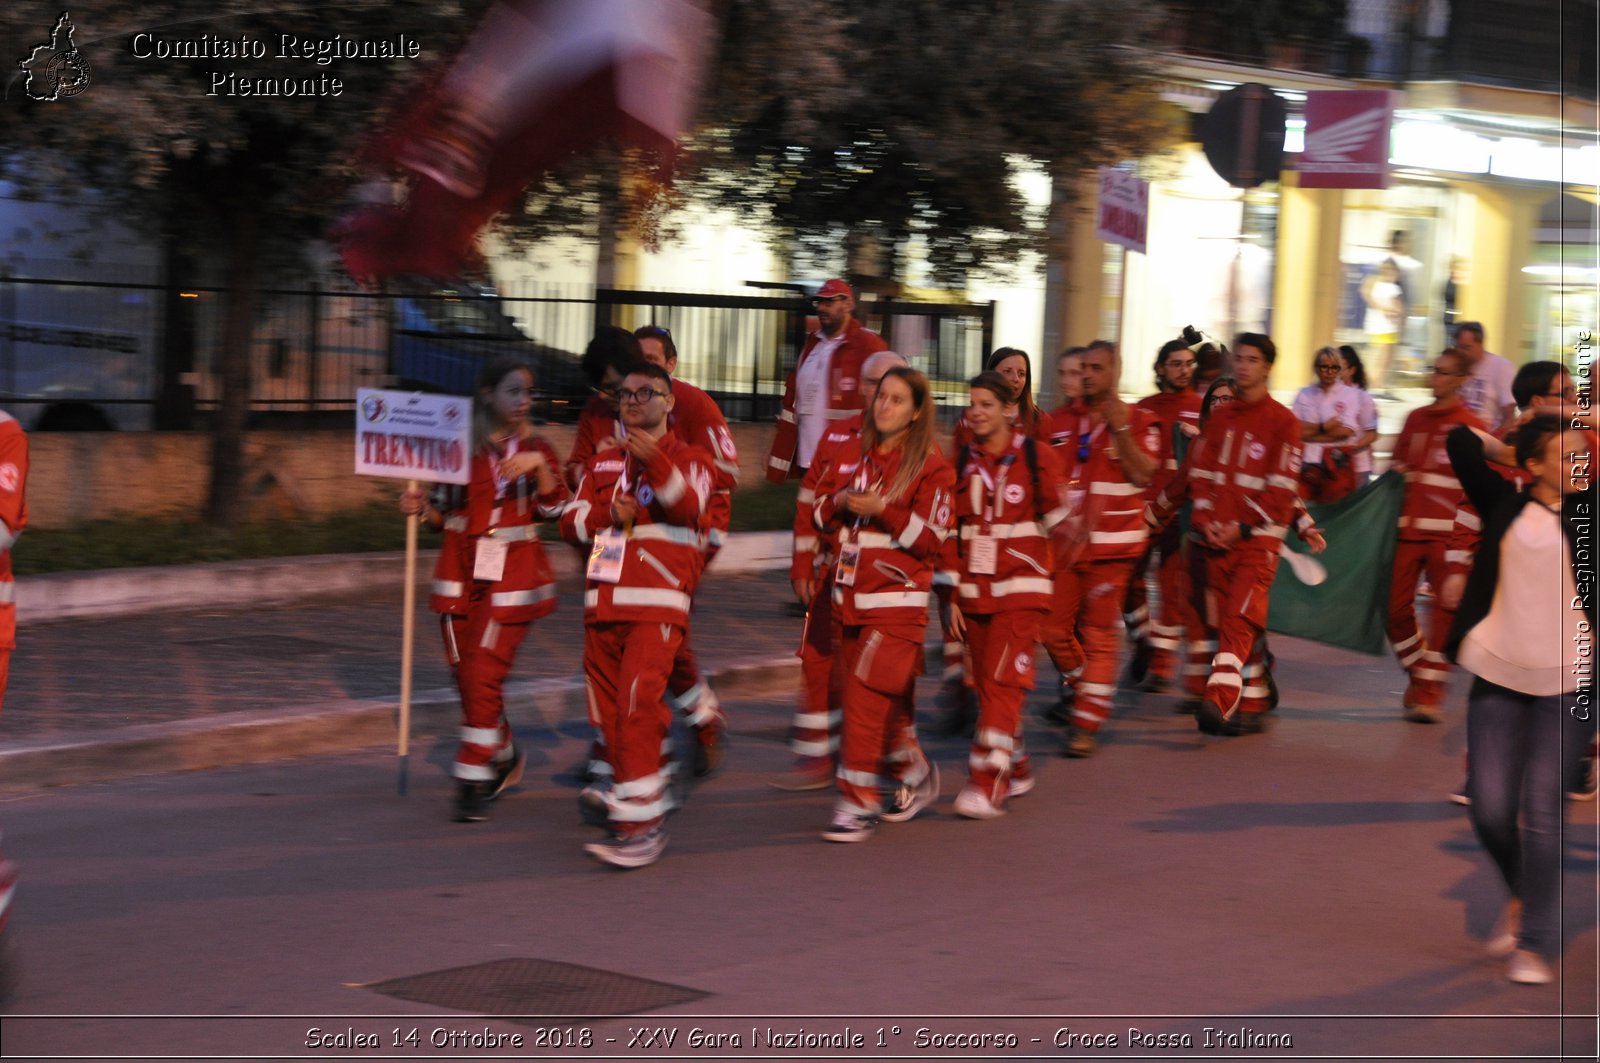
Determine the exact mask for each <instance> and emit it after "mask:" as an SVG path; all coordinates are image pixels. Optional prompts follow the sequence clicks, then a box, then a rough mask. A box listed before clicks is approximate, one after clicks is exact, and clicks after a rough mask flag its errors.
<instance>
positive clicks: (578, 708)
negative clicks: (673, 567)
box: [0, 559, 800, 793]
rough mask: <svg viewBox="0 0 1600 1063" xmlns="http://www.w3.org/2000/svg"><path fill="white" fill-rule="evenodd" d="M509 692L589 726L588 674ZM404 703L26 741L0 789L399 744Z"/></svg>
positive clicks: (441, 691)
mask: <svg viewBox="0 0 1600 1063" xmlns="http://www.w3.org/2000/svg"><path fill="white" fill-rule="evenodd" d="M784 563H785V564H787V563H788V561H787V559H786V560H785V562H784ZM706 678H707V679H708V680H709V681H710V682H711V683H712V685H713V686H714V687H715V688H716V691H717V693H718V694H719V695H720V696H722V697H725V698H732V697H752V696H757V695H761V694H769V693H779V692H784V691H793V690H795V689H796V688H797V687H798V684H799V682H800V662H799V660H798V659H796V658H793V657H782V658H774V659H767V660H754V661H747V662H743V663H739V664H732V665H728V666H726V667H723V668H721V669H718V670H716V671H714V672H707V673H706ZM505 693H506V702H507V705H508V708H509V710H510V711H509V715H510V716H511V718H512V720H513V723H514V725H516V726H518V727H519V729H525V728H528V727H533V728H536V729H539V730H555V729H558V728H561V727H564V726H569V725H572V724H578V723H581V724H584V725H586V726H587V724H588V704H587V699H586V697H585V696H584V686H583V680H582V679H581V678H568V679H532V680H523V681H521V682H514V683H507V684H506V690H505ZM457 706H458V702H457V700H456V692H455V691H454V690H453V689H451V688H448V687H443V688H434V689H432V690H424V691H417V692H415V693H414V694H413V695H412V699H411V735H412V737H413V738H415V737H418V736H425V737H432V738H447V737H451V736H453V735H454V733H455V730H456V727H457V726H458V724H459V720H460V717H459V715H458V709H457ZM399 711H400V706H399V702H398V701H373V700H352V701H346V702H340V703H334V704H330V705H324V706H321V707H316V708H312V707H304V708H294V709H285V710H283V711H281V712H275V713H265V712H262V713H237V714H228V715H223V716H218V717H210V718H207V719H203V720H178V721H175V722H171V723H159V724H141V725H136V726H133V727H125V728H120V729H118V730H114V731H108V732H103V733H101V734H98V735H96V736H95V737H93V738H83V739H72V740H67V741H36V742H31V743H22V744H20V745H18V746H15V747H12V748H9V749H5V750H0V793H11V792H16V791H26V790H34V789H39V788H43V787H50V786H67V785H73V784H76V783H84V782H104V781H107V780H111V779H121V778H126V777H128V776H132V775H149V774H156V773H166V772H174V771H205V770H210V769H213V768H222V767H232V766H236V765H241V764H257V763H260V762H262V761H269V760H282V759H285V758H288V757H299V756H306V755H308V754H313V753H340V752H348V751H350V750H356V749H368V748H371V747H373V746H380V745H384V744H386V743H387V744H390V745H394V744H395V743H396V742H397V737H396V736H397V730H398V721H397V717H398V715H399Z"/></svg>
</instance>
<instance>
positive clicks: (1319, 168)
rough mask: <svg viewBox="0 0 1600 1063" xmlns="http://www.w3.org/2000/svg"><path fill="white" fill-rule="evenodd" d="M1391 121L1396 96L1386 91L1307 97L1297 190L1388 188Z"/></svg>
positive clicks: (1310, 94) (1313, 93) (1309, 94)
mask: <svg viewBox="0 0 1600 1063" xmlns="http://www.w3.org/2000/svg"><path fill="white" fill-rule="evenodd" d="M1393 120H1394V93H1392V92H1390V91H1389V90H1387V89H1374V90H1365V89H1363V90H1359V91H1352V92H1336V91H1334V92H1308V93H1306V150H1305V151H1304V152H1303V153H1302V154H1301V156H1300V160H1299V165H1298V169H1299V171H1300V187H1301V188H1388V187H1389V126H1390V123H1391V122H1392V121H1393Z"/></svg>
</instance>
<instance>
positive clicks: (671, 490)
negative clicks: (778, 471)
mask: <svg viewBox="0 0 1600 1063" xmlns="http://www.w3.org/2000/svg"><path fill="white" fill-rule="evenodd" d="M656 447H657V451H656V455H655V457H654V459H652V460H651V462H650V463H649V464H648V465H647V466H646V465H641V463H640V462H639V460H638V459H637V458H634V457H633V456H632V455H630V454H629V453H628V452H627V451H626V450H622V449H620V448H613V449H611V450H604V451H601V452H600V453H598V454H596V455H595V456H594V457H592V458H591V459H589V466H588V468H587V469H585V470H584V474H583V479H582V480H580V481H579V483H578V493H577V495H576V496H575V497H574V498H573V500H572V502H571V504H570V505H568V506H567V510H566V512H565V513H564V514H563V515H562V517H561V535H562V537H563V538H564V539H566V540H567V542H569V543H572V544H574V545H581V546H585V547H587V546H590V545H591V544H592V543H593V542H594V540H595V537H596V535H598V534H599V533H600V532H602V531H605V530H606V529H608V528H610V527H611V526H612V523H611V501H612V499H613V498H615V497H618V496H621V495H632V496H633V497H634V498H635V499H637V500H638V503H639V511H638V516H637V517H635V518H634V523H633V527H632V528H630V529H628V532H627V536H628V541H627V549H626V550H625V551H624V553H623V559H622V570H621V578H620V579H619V580H618V581H617V582H616V583H606V582H602V581H600V580H595V579H590V580H589V581H588V587H587V589H586V590H585V592H584V595H583V615H584V620H585V621H586V622H588V623H602V624H604V623H650V622H655V623H664V624H675V625H677V626H679V627H684V626H686V625H687V624H688V623H689V605H690V597H691V596H692V595H693V594H694V589H695V586H696V584H698V583H699V581H700V573H701V571H702V570H703V569H704V568H705V555H704V550H705V543H706V538H705V526H706V521H707V519H708V518H707V511H708V507H709V505H710V502H711V497H712V493H713V491H714V488H713V487H712V482H713V477H714V475H715V473H714V470H715V464H714V462H713V459H712V457H711V455H710V454H709V453H707V452H706V450H705V449H704V448H703V447H691V446H690V445H689V444H687V443H685V442H683V440H681V439H679V438H678V437H677V436H676V435H674V434H673V433H671V432H668V433H666V434H665V435H663V436H662V437H661V438H660V439H658V440H657V441H656Z"/></svg>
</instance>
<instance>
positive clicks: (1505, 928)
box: [1484, 897, 1522, 959]
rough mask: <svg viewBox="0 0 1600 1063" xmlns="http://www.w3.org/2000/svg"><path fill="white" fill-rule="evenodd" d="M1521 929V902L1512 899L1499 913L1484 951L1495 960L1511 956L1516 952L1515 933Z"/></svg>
mask: <svg viewBox="0 0 1600 1063" xmlns="http://www.w3.org/2000/svg"><path fill="white" fill-rule="evenodd" d="M1521 929H1522V902H1521V901H1519V900H1517V899H1516V898H1515V897H1513V898H1512V899H1511V900H1509V901H1507V902H1506V908H1505V911H1503V912H1501V913H1500V918H1499V920H1498V921H1496V923H1495V924H1494V929H1493V930H1491V931H1489V940H1488V942H1487V943H1486V944H1485V945H1484V951H1485V952H1487V953H1488V954H1489V955H1491V956H1493V957H1495V958H1496V959H1500V958H1502V957H1505V956H1509V955H1511V954H1512V953H1513V952H1515V951H1517V933H1518V931H1520V930H1521Z"/></svg>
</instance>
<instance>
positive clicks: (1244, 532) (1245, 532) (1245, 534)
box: [1239, 520, 1256, 539]
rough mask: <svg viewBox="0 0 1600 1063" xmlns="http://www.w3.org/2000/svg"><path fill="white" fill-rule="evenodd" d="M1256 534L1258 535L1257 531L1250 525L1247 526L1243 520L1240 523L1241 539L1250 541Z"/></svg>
mask: <svg viewBox="0 0 1600 1063" xmlns="http://www.w3.org/2000/svg"><path fill="white" fill-rule="evenodd" d="M1255 533H1256V530H1255V529H1254V528H1252V527H1250V525H1248V524H1246V523H1245V522H1244V521H1242V520H1241V521H1240V522H1239V538H1241V539H1248V538H1250V537H1251V536H1252V535H1254V534H1255Z"/></svg>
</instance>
